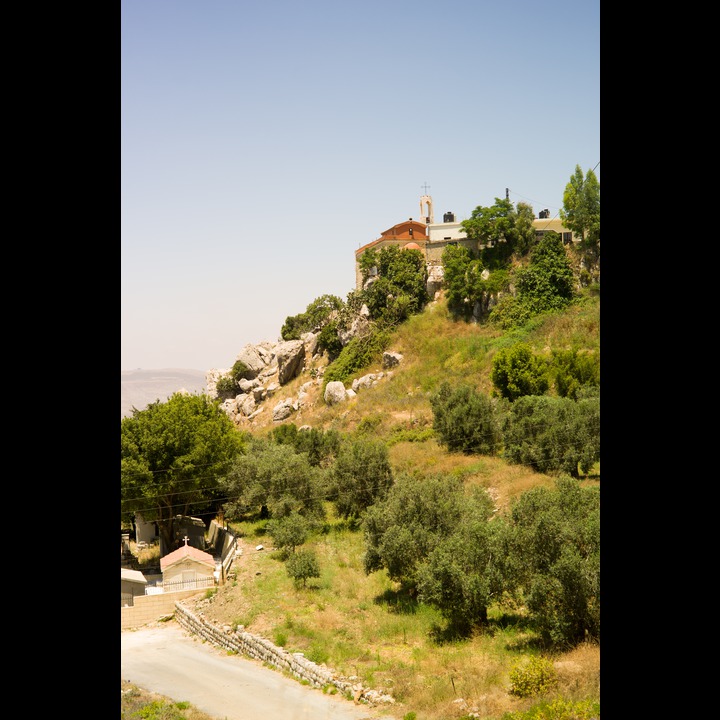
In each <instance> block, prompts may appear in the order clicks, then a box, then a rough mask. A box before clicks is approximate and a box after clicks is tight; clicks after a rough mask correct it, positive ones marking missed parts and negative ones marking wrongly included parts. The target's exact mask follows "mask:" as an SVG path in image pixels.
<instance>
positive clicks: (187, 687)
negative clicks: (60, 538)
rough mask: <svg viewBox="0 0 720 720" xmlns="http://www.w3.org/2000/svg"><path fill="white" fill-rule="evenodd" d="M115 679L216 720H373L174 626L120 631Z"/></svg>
mask: <svg viewBox="0 0 720 720" xmlns="http://www.w3.org/2000/svg"><path fill="white" fill-rule="evenodd" d="M120 652H121V661H120V667H121V679H122V680H127V681H129V682H132V683H134V684H135V685H139V686H140V687H142V688H145V689H146V690H150V691H152V692H156V693H160V694H161V695H165V696H166V697H168V698H172V699H173V700H175V701H178V702H179V701H181V700H184V701H186V702H190V703H192V704H193V705H194V706H195V707H197V708H198V709H200V710H202V711H203V712H205V713H207V714H208V715H212V716H214V717H216V718H219V720H268V718H272V719H273V720H375V719H376V718H379V717H381V716H380V715H379V714H377V713H376V712H374V711H373V709H372V708H370V707H369V706H367V705H355V704H354V703H353V702H352V701H350V700H346V699H344V698H341V697H340V696H338V695H326V694H324V693H323V692H322V690H319V689H317V688H311V687H309V686H306V685H302V684H300V682H298V681H296V680H292V679H291V678H288V677H285V676H284V675H283V674H282V673H281V672H279V671H274V670H270V669H269V668H266V667H264V666H263V665H262V664H261V663H259V662H256V661H254V660H249V659H247V658H243V657H242V656H240V655H228V654H227V652H226V651H225V650H222V649H220V648H217V647H215V646H213V645H211V644H210V643H205V642H202V641H201V640H197V639H195V638H194V637H193V636H192V635H191V634H189V633H187V632H186V631H185V630H184V629H183V628H181V627H180V626H179V625H178V624H177V623H176V622H174V621H171V622H167V623H162V624H159V625H151V626H146V627H143V628H140V629H137V630H122V631H121V641H120Z"/></svg>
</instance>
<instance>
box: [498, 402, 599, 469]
mask: <svg viewBox="0 0 720 720" xmlns="http://www.w3.org/2000/svg"><path fill="white" fill-rule="evenodd" d="M503 437H504V451H503V454H504V457H505V459H506V460H507V461H508V462H510V463H517V464H522V465H527V466H528V467H531V468H532V469H533V470H535V471H536V472H541V473H554V472H563V473H567V474H568V475H571V476H572V477H574V478H577V477H579V472H580V471H582V472H583V473H588V472H589V471H590V469H591V468H592V467H593V465H594V464H595V463H596V462H597V461H598V459H599V458H600V398H599V396H598V395H597V394H596V395H594V396H592V395H590V396H588V397H581V398H580V399H579V400H577V401H575V400H571V399H570V398H560V397H551V396H549V395H542V396H538V395H525V396H523V397H521V398H518V399H517V400H516V401H515V402H514V403H512V405H511V407H510V412H509V413H508V415H507V416H506V418H505V427H504V430H503ZM578 468H579V470H578Z"/></svg>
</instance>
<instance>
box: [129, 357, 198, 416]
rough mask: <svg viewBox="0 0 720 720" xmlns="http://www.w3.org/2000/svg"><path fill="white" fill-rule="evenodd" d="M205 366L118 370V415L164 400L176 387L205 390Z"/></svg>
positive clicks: (178, 388)
mask: <svg viewBox="0 0 720 720" xmlns="http://www.w3.org/2000/svg"><path fill="white" fill-rule="evenodd" d="M205 387H206V383H205V371H204V370H178V369H175V368H166V369H162V370H142V369H138V370H121V371H120V417H121V418H124V417H130V416H131V415H132V408H133V407H135V408H137V409H138V410H144V409H145V408H146V407H147V406H148V405H149V404H150V403H153V402H155V401H156V400H160V402H165V401H166V400H167V399H168V398H169V397H170V396H171V395H172V394H173V393H176V392H177V391H178V390H183V389H184V390H187V391H188V392H189V393H190V394H191V395H197V394H200V393H203V392H205Z"/></svg>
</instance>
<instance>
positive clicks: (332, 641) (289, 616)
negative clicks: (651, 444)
mask: <svg viewBox="0 0 720 720" xmlns="http://www.w3.org/2000/svg"><path fill="white" fill-rule="evenodd" d="M518 341H525V342H528V343H530V344H531V345H532V346H533V348H534V349H535V351H536V352H548V353H549V350H550V348H559V347H570V346H579V347H582V348H586V349H588V350H592V351H599V300H593V301H590V302H588V303H586V304H584V305H579V306H576V307H573V308H571V309H570V310H568V311H567V312H565V313H562V314H560V315H556V316H552V317H549V318H545V319H544V320H542V321H539V322H537V323H534V325H533V327H531V328H529V329H527V330H526V331H524V332H522V333H516V334H514V335H513V336H507V335H503V334H501V333H500V332H498V331H494V330H490V329H488V328H484V327H480V326H477V325H470V324H465V323H454V322H452V321H451V320H450V318H449V317H448V315H447V311H446V307H445V304H444V302H443V301H440V302H438V303H434V304H432V305H431V306H429V307H428V309H427V310H426V311H425V312H424V313H423V314H422V315H419V316H416V317H414V318H412V319H411V320H410V321H409V322H407V323H406V324H404V325H403V326H402V327H401V328H399V329H398V331H397V333H396V335H395V338H394V341H393V343H392V345H391V347H390V348H389V349H391V350H393V351H396V352H400V353H402V354H403V361H402V363H401V365H400V366H399V367H398V368H396V369H395V370H394V371H393V373H392V376H391V377H390V378H386V379H384V380H382V381H381V382H380V383H379V384H378V385H377V386H376V387H374V388H372V389H369V390H361V391H359V393H358V396H357V397H356V398H355V399H353V400H351V401H349V402H347V403H344V404H341V405H339V406H335V407H333V408H329V407H326V406H325V405H324V403H323V401H322V399H321V397H320V388H317V389H316V390H315V391H314V392H315V394H314V395H313V394H312V393H311V395H310V398H309V401H308V404H307V405H306V406H305V407H304V408H303V409H302V410H301V411H300V412H299V413H298V414H297V415H296V416H294V417H292V418H290V420H289V422H294V423H295V424H297V425H302V424H308V425H312V426H314V427H322V428H324V429H329V428H335V429H337V430H340V431H342V432H353V431H356V430H357V429H358V427H361V428H366V429H372V432H373V434H374V435H375V436H379V437H383V438H385V439H386V440H388V441H391V442H392V444H391V447H390V455H391V461H392V463H393V467H394V468H395V469H396V470H401V469H402V470H418V469H423V470H424V471H425V472H432V473H436V472H442V473H457V474H459V475H460V476H461V477H463V479H464V482H465V483H466V484H480V485H482V486H483V487H485V488H487V489H488V490H489V491H490V492H491V494H492V495H493V497H494V498H495V501H496V504H497V507H498V509H499V510H500V511H501V512H502V511H504V510H506V509H507V508H508V507H509V505H510V502H511V501H512V499H513V498H514V497H517V496H518V495H519V494H520V493H522V492H524V491H525V490H528V489H530V488H532V487H534V486H536V485H539V484H542V485H548V486H550V485H552V483H553V478H552V477H549V476H546V475H540V474H537V473H534V472H532V471H530V470H528V469H527V468H524V467H522V466H512V465H508V464H507V463H505V462H504V461H503V460H501V459H499V458H491V457H484V456H464V455H459V454H455V453H448V452H447V451H445V450H444V449H443V448H442V447H441V446H439V445H438V444H437V442H436V441H435V440H426V441H424V442H408V441H400V442H394V441H393V439H397V438H398V437H399V436H400V435H401V434H402V433H405V434H406V435H407V433H410V434H412V432H413V431H418V432H419V431H422V430H423V429H425V430H427V429H430V428H431V427H432V412H431V409H430V403H429V395H430V394H431V393H432V392H433V391H434V389H435V388H436V387H437V386H438V385H439V383H440V382H442V380H444V379H448V380H449V381H450V382H469V383H472V384H473V385H474V386H475V387H476V388H478V389H479V390H482V391H484V392H487V393H490V392H491V390H492V384H491V381H490V370H491V365H492V358H493V356H494V353H495V352H496V351H497V350H498V349H499V348H501V347H505V346H507V345H508V344H512V343H514V342H518ZM381 370H382V368H381V366H380V365H379V364H377V365H376V366H374V367H371V368H368V369H366V370H364V371H363V372H362V373H361V375H362V374H366V373H367V372H380V371H381ZM308 379H309V378H308V377H307V376H303V377H300V378H296V379H295V380H294V381H293V382H292V383H289V384H288V385H287V386H285V387H284V388H283V389H282V391H281V392H282V394H279V395H278V396H276V398H277V399H278V400H279V399H282V398H283V397H285V396H288V397H290V396H293V395H295V396H296V395H297V392H298V389H299V387H300V385H302V384H303V383H306V382H307V380H308ZM346 385H347V384H346ZM262 415H265V418H264V421H262V422H258V423H257V424H256V425H255V426H254V427H253V428H252V430H253V432H257V433H258V434H263V433H265V432H268V431H269V430H270V429H271V428H272V422H271V421H270V422H268V420H270V415H271V413H270V412H269V411H268V412H267V413H263V414H262ZM286 422H288V421H286ZM582 482H583V483H586V484H597V483H599V465H598V466H597V468H596V469H595V470H594V471H593V473H592V474H591V475H590V476H589V477H588V478H585V479H583V481H582ZM328 509H329V511H331V508H330V507H329V508H328ZM230 525H231V527H232V528H233V529H234V530H235V531H236V532H238V533H239V534H240V537H241V544H242V545H243V548H244V555H243V557H242V558H240V560H239V561H238V562H237V563H236V572H237V577H236V579H235V580H234V581H233V582H230V583H228V584H226V585H225V586H223V587H222V588H220V589H219V591H218V592H217V594H216V595H215V596H214V597H212V598H210V599H204V600H202V601H201V603H200V607H201V609H202V612H203V613H204V614H205V616H206V617H207V618H208V619H210V620H214V621H216V622H218V623H234V624H242V625H245V627H246V629H247V630H248V631H249V632H252V633H255V634H258V635H262V636H264V637H267V638H268V639H270V640H272V641H273V642H275V643H277V644H280V645H283V646H285V647H286V648H287V649H288V650H291V651H300V652H304V653H305V654H306V656H308V657H309V658H310V659H313V660H315V661H317V662H325V663H326V664H327V665H329V666H330V667H332V668H334V669H335V670H337V671H338V672H339V673H340V674H342V675H345V676H357V677H358V678H360V681H361V682H362V683H363V684H365V685H366V686H370V687H374V688H376V689H382V690H384V691H386V692H388V693H390V694H392V695H393V696H394V697H395V698H396V700H397V704H396V705H395V706H392V707H390V708H388V710H387V712H388V715H389V716H390V717H393V718H402V717H403V716H404V715H405V714H406V713H409V712H411V711H413V712H415V713H416V717H417V720H441V719H443V720H446V719H449V718H461V717H463V716H466V715H467V713H469V712H471V711H473V712H477V713H478V714H479V717H482V718H486V719H487V720H491V719H492V720H499V718H500V717H501V716H502V713H503V712H507V711H518V710H524V709H527V708H528V707H530V706H531V705H532V704H533V701H530V700H521V699H516V698H513V697H512V696H510V695H509V694H508V692H507V690H508V688H509V672H510V669H511V667H512V665H513V663H514V662H515V661H517V660H518V659H519V658H520V657H521V656H523V655H526V654H529V653H534V652H536V649H535V646H534V644H533V640H534V638H533V636H532V634H530V633H529V632H528V631H526V630H525V629H524V628H523V625H522V621H521V618H520V621H519V622H507V621H508V620H511V619H512V620H517V619H518V618H517V617H516V618H509V617H506V616H504V615H503V614H502V613H501V612H500V611H499V610H495V611H494V612H491V619H492V621H493V622H492V627H491V629H490V631H488V632H486V633H484V634H478V635H476V636H474V637H472V638H471V639H469V640H465V641H462V642H451V641H449V640H447V639H446V638H444V637H443V622H442V619H441V618H440V616H439V614H438V613H437V612H436V611H434V610H433V609H431V608H427V607H424V606H419V605H417V604H415V603H414V602H412V601H411V600H410V599H409V598H406V597H403V596H402V595H401V594H399V593H398V589H397V588H396V587H395V586H394V585H393V584H392V583H391V582H390V581H389V580H388V579H387V577H386V575H385V573H384V572H378V573H373V574H372V575H370V576H366V575H365V574H364V572H363V569H362V553H363V543H362V533H361V532H359V531H356V530H353V529H352V528H349V527H348V526H347V524H346V523H343V522H341V521H339V520H337V519H333V518H332V517H331V521H330V528H331V529H330V531H329V532H328V533H326V534H324V535H321V536H318V537H314V538H311V539H310V540H309V541H308V543H307V545H306V546H307V547H309V548H313V549H315V551H316V552H317V554H318V557H319V560H320V564H321V569H322V572H321V577H320V578H319V579H317V580H313V581H309V582H308V586H307V587H306V588H296V587H294V585H293V583H292V582H291V580H290V579H289V578H288V577H287V574H286V571H285V566H284V564H283V563H282V562H281V560H280V558H279V557H278V556H277V554H276V553H273V552H272V550H271V549H270V550H269V551H268V550H265V551H263V552H257V551H255V549H254V548H255V546H256V545H258V544H263V545H264V546H265V548H271V545H272V542H271V539H270V537H269V536H267V535H266V534H265V532H264V525H263V524H262V523H249V522H241V523H232V522H231V523H230ZM553 660H555V661H558V662H560V663H562V664H561V665H560V666H559V668H560V680H561V684H560V688H559V689H560V692H561V693H562V694H563V696H564V697H565V698H570V699H573V700H581V699H591V700H599V662H600V651H599V647H597V646H592V645H588V646H582V647H579V648H576V649H575V650H573V651H572V652H569V653H565V654H562V655H558V656H555V657H553ZM460 699H462V702H460Z"/></svg>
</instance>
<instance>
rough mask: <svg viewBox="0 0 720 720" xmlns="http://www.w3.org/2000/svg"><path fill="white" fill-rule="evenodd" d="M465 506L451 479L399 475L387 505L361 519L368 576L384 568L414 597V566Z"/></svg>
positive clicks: (459, 485) (458, 485) (382, 503)
mask: <svg viewBox="0 0 720 720" xmlns="http://www.w3.org/2000/svg"><path fill="white" fill-rule="evenodd" d="M463 504H464V497H463V493H462V483H461V480H460V479H459V478H457V477H455V476H433V477H414V476H412V475H409V474H408V473H400V474H399V475H398V476H397V477H396V479H395V483H394V484H393V486H392V487H391V488H390V490H389V491H388V494H387V496H386V497H385V499H384V500H382V501H380V502H378V503H377V504H375V505H371V506H370V507H369V508H368V509H367V510H366V512H365V515H364V516H363V522H362V524H363V532H364V539H365V553H364V556H363V564H364V568H365V572H366V574H368V575H369V574H370V573H372V572H375V571H377V570H381V569H383V568H384V569H385V570H387V574H388V577H389V578H390V579H391V580H393V581H395V582H399V583H401V584H402V585H403V586H404V587H406V588H407V589H408V590H409V591H410V592H411V593H414V592H416V590H417V578H416V571H417V566H418V564H419V563H420V562H421V561H422V560H424V559H425V558H426V557H427V556H428V555H429V553H430V552H432V550H434V549H435V547H436V546H437V545H438V543H439V542H440V541H441V540H442V539H443V538H444V537H445V536H447V535H449V534H450V533H451V532H452V531H453V530H454V529H455V527H456V526H457V524H458V522H459V521H460V518H461V517H462V510H463Z"/></svg>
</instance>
